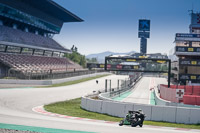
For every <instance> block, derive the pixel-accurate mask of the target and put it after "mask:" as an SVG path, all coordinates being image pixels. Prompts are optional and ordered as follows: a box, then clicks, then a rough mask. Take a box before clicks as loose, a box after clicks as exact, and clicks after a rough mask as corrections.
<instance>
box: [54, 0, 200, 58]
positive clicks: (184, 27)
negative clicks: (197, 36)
mask: <svg viewBox="0 0 200 133" xmlns="http://www.w3.org/2000/svg"><path fill="white" fill-rule="evenodd" d="M54 1H55V2H56V3H58V4H59V5H61V6H62V7H64V8H66V9H67V10H69V11H70V12H72V13H74V14H76V15H77V16H79V17H80V18H82V19H83V20H84V22H80V23H65V24H64V25H63V28H62V30H61V32H60V34H59V35H55V36H54V39H55V40H56V41H58V42H59V43H61V44H62V45H63V46H65V47H66V48H71V47H72V45H75V46H77V48H78V51H79V52H80V53H81V54H83V55H88V54H92V53H100V52H104V51H112V52H130V51H136V52H139V51H140V39H139V38H138V20H139V19H150V20H151V29H150V38H149V39H148V40H147V53H167V54H168V53H169V51H170V49H172V48H173V47H174V46H175V44H174V43H173V41H174V38H175V33H187V32H189V24H190V16H189V12H188V10H191V9H192V7H193V9H194V11H199V12H200V0H54ZM192 5H193V6H192Z"/></svg>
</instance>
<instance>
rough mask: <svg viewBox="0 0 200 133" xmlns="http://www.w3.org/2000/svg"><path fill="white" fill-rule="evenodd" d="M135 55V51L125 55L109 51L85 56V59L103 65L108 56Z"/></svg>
mask: <svg viewBox="0 0 200 133" xmlns="http://www.w3.org/2000/svg"><path fill="white" fill-rule="evenodd" d="M132 53H136V52H135V51H131V52H127V53H115V52H111V51H106V52H102V53H97V54H89V55H87V56H86V58H89V59H91V58H96V59H97V61H98V62H99V63H104V60H105V57H106V56H109V55H127V54H132Z"/></svg>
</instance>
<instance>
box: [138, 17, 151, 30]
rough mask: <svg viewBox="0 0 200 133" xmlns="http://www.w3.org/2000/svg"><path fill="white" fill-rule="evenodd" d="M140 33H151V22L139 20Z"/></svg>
mask: <svg viewBox="0 0 200 133" xmlns="http://www.w3.org/2000/svg"><path fill="white" fill-rule="evenodd" d="M139 31H150V20H146V19H140V20H139Z"/></svg>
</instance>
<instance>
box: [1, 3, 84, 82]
mask: <svg viewBox="0 0 200 133" xmlns="http://www.w3.org/2000/svg"><path fill="white" fill-rule="evenodd" d="M81 21H83V20H82V19H80V18H79V17H77V16H76V15H74V14H72V13H71V12H69V11H68V10H66V9H64V8H63V7H61V6H60V5H58V4H56V3H55V2H53V1H52V0H40V1H35V0H9V1H5V0H0V31H1V32H0V77H1V78H2V77H6V76H8V75H9V74H11V73H18V74H20V77H22V78H25V77H26V75H27V74H28V73H31V74H37V75H40V74H44V73H48V74H49V73H51V74H52V73H63V72H69V71H79V70H83V68H82V67H81V66H80V65H79V64H76V63H74V62H72V61H71V60H69V59H67V58H65V57H64V55H65V53H70V52H71V51H70V50H69V49H66V48H64V47H63V46H62V45H60V44H59V43H58V42H56V41H55V40H53V36H54V35H55V34H59V33H60V30H61V28H62V25H63V23H65V22H81ZM22 75H23V76H22Z"/></svg>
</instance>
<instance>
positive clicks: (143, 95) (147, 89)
mask: <svg viewBox="0 0 200 133" xmlns="http://www.w3.org/2000/svg"><path fill="white" fill-rule="evenodd" d="M158 84H167V79H166V78H158V77H143V78H142V79H141V80H140V81H139V82H138V83H137V85H136V86H135V87H134V89H133V90H132V91H131V94H130V95H129V96H127V97H126V98H124V99H123V100H122V101H123V102H131V103H142V104H150V99H151V91H152V90H153V89H154V88H155V87H157V85H158Z"/></svg>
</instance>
